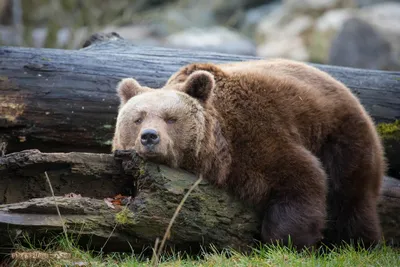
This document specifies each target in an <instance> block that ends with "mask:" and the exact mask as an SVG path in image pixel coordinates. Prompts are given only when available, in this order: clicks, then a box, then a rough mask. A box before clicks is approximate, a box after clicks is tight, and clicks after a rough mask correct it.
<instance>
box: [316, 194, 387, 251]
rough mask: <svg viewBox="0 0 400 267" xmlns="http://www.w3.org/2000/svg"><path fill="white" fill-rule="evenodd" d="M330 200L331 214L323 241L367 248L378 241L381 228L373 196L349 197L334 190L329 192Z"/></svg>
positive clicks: (329, 243) (327, 243)
mask: <svg viewBox="0 0 400 267" xmlns="http://www.w3.org/2000/svg"><path fill="white" fill-rule="evenodd" d="M330 202H331V203H330V205H329V206H330V207H331V210H330V211H329V212H330V213H331V214H332V215H331V217H330V218H329V223H328V228H327V230H326V232H325V240H324V241H323V243H326V245H331V244H334V245H342V244H344V243H345V244H350V245H354V246H355V247H358V246H359V245H361V247H365V248H369V247H371V246H372V245H376V244H377V243H378V242H379V241H380V238H381V229H380V223H379V217H378V213H377V211H376V203H375V201H374V200H373V198H370V197H364V198H358V199H356V198H353V199H349V198H348V197H347V196H345V195H344V194H343V193H340V192H336V193H332V194H331V196H330ZM332 202H334V203H332Z"/></svg>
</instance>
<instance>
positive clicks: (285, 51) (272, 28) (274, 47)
mask: <svg viewBox="0 0 400 267" xmlns="http://www.w3.org/2000/svg"><path fill="white" fill-rule="evenodd" d="M313 24H314V21H313V19H312V17H310V16H307V15H300V16H296V17H294V18H293V17H292V16H291V14H290V13H288V11H287V10H286V9H284V8H282V7H279V8H277V9H276V10H274V11H273V12H271V14H270V15H269V16H267V17H266V18H264V19H263V20H262V21H261V22H260V24H259V25H258V26H257V29H256V37H255V38H256V40H257V42H258V43H259V44H260V45H259V47H258V48H257V55H258V56H262V57H284V58H289V59H295V60H301V61H308V59H309V53H308V52H307V49H306V44H305V42H304V39H303V38H305V36H306V35H307V34H308V33H309V32H310V31H311V29H312V28H313Z"/></svg>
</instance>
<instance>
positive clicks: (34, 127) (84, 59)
mask: <svg viewBox="0 0 400 267" xmlns="http://www.w3.org/2000/svg"><path fill="white" fill-rule="evenodd" d="M96 40H98V41H96ZM85 46H87V47H85V48H83V49H81V50H75V51H73V50H60V49H37V48H22V47H0V91H1V94H0V141H1V140H2V141H3V142H5V143H7V151H8V152H16V151H21V150H24V149H40V150H41V151H43V152H70V151H86V152H101V153H108V152H109V151H110V145H111V139H112V136H113V129H114V124H115V119H116V115H117V107H118V105H119V102H118V99H117V97H116V94H115V86H116V84H117V82H118V81H119V80H120V79H121V78H125V77H134V78H135V79H137V80H138V81H139V82H140V83H141V84H143V85H146V86H150V87H154V88H158V87H161V86H162V85H163V84H164V83H165V82H166V80H167V79H168V77H169V76H170V75H171V74H172V73H173V72H175V71H177V70H178V69H179V68H180V67H181V66H183V65H185V64H188V63H191V62H214V63H222V62H231V61H243V60H251V59H257V58H256V57H250V56H239V55H228V54H219V53H212V52H204V51H203V52H202V51H191V50H177V49H167V48H161V47H138V46H134V45H132V44H131V43H129V42H127V41H126V40H123V39H122V38H120V37H118V35H110V36H108V37H105V38H97V39H96V38H95V40H91V42H88V43H87V44H85ZM312 65H314V66H316V67H318V68H320V69H322V70H324V71H327V72H328V73H330V74H331V75H333V76H334V77H336V78H337V79H339V80H340V81H342V82H343V83H345V84H346V85H347V86H349V87H350V88H351V90H352V91H353V92H354V93H355V94H356V95H357V96H358V97H359V98H360V100H361V102H362V103H363V105H364V106H365V108H366V109H367V110H368V111H369V113H370V114H371V115H372V117H373V118H374V120H375V122H376V123H378V124H379V123H382V122H387V123H393V122H395V121H396V120H399V119H400V72H390V71H376V70H363V69H354V68H343V67H335V66H326V65H318V64H312ZM381 130H382V131H383V135H384V137H385V140H384V141H385V149H386V152H387V157H388V161H389V167H390V172H389V175H392V176H395V177H400V156H399V154H398V151H400V125H399V124H397V125H396V124H393V125H390V126H389V127H385V125H384V127H381Z"/></svg>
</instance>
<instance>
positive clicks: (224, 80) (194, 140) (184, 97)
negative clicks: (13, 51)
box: [112, 59, 386, 248]
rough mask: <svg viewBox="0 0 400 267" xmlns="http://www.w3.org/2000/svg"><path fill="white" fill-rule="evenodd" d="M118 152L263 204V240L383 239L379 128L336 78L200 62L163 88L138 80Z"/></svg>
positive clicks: (258, 65) (270, 65)
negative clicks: (134, 154) (182, 171)
mask: <svg viewBox="0 0 400 267" xmlns="http://www.w3.org/2000/svg"><path fill="white" fill-rule="evenodd" d="M117 91H118V94H119V97H120V100H121V106H120V109H119V112H118V118H117V122H116V129H115V136H114V140H113V148H112V150H113V151H115V150H120V149H134V150H136V151H137V153H138V154H139V155H140V156H141V157H143V158H145V159H148V160H150V161H154V162H158V163H162V164H167V165H169V166H172V167H180V168H183V169H186V170H189V171H192V172H195V173H197V174H202V175H203V176H204V177H205V178H206V179H207V180H208V181H210V182H212V183H213V184H214V185H216V186H219V187H223V188H226V189H228V190H230V192H232V193H233V194H234V195H236V196H237V197H239V198H240V199H242V200H243V201H246V203H248V204H250V205H253V206H254V207H255V209H256V210H258V211H259V212H260V216H261V219H262V225H261V239H262V241H263V242H265V243H271V242H274V243H275V242H276V241H280V242H281V243H283V244H285V245H287V244H288V240H289V237H290V240H291V244H292V245H294V246H295V247H297V248H299V247H301V248H302V247H310V246H313V245H316V244H318V243H320V242H325V241H326V242H329V243H330V244H339V243H341V242H342V241H345V242H347V243H352V242H353V241H363V242H364V245H368V246H369V245H372V244H374V243H377V242H378V241H379V240H380V238H381V229H380V223H379V218H378V214H377V198H378V194H379V190H380V187H381V182H382V178H383V176H384V173H385V171H386V167H385V166H386V164H385V161H384V151H383V148H382V145H381V141H380V139H379V137H378V134H377V132H376V130H375V127H374V123H373V121H372V119H371V118H370V116H369V115H368V114H367V112H366V111H365V110H364V108H363V107H362V105H361V104H360V102H359V100H358V99H357V98H356V97H355V96H354V95H353V94H352V93H351V91H350V90H349V89H348V88H347V87H346V86H345V85H343V84H342V83H341V82H339V81H337V80H335V79H334V78H333V77H331V76H330V75H329V74H327V73H325V72H323V71H321V70H319V69H317V68H314V67H312V66H310V65H307V64H305V63H301V62H295V61H291V60H285V59H276V60H256V61H249V62H237V63H228V64H220V65H216V64H209V63H195V64H190V65H187V66H185V67H183V68H181V69H180V70H179V71H178V72H176V73H175V74H173V75H172V76H171V78H170V79H169V80H168V82H167V83H166V84H165V86H164V87H163V88H161V89H157V90H156V89H152V88H148V87H144V86H141V85H139V83H138V82H137V81H135V80H134V79H131V78H127V79H123V80H122V81H121V82H120V83H119V85H118V86H117Z"/></svg>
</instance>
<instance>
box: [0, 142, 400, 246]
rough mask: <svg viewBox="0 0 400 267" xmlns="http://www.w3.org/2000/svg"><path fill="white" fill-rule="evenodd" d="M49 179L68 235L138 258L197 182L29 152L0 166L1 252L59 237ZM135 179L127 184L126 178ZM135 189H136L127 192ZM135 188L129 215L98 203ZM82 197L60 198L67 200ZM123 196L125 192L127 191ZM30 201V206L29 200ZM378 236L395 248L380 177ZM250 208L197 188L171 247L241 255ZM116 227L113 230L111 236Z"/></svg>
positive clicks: (252, 233) (132, 161) (121, 162)
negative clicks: (35, 240)
mask: <svg viewBox="0 0 400 267" xmlns="http://www.w3.org/2000/svg"><path fill="white" fill-rule="evenodd" d="M45 171H46V172H47V174H48V175H49V177H50V180H51V183H52V187H53V188H54V191H55V195H56V196H57V197H56V202H57V204H58V206H59V209H60V212H61V215H62V218H63V221H64V222H65V223H66V226H67V228H68V233H70V234H75V235H79V236H80V242H81V244H85V245H86V243H87V242H88V240H89V239H90V240H91V245H92V246H93V247H94V248H101V247H102V246H103V245H104V244H105V243H106V240H107V239H108V238H109V237H110V240H109V241H108V242H107V246H106V247H105V248H104V250H105V251H107V250H113V251H123V250H128V251H130V249H131V247H132V248H133V249H135V251H136V250H139V251H141V249H142V248H143V247H145V246H150V247H152V246H153V245H154V242H155V240H156V238H162V236H163V234H164V231H165V229H166V228H167V225H168V223H169V221H170V219H171V218H172V215H173V213H174V211H175V209H176V207H177V206H178V204H179V202H180V201H181V199H182V198H183V196H184V194H185V193H186V192H187V190H188V189H189V188H190V187H191V185H192V184H194V182H195V181H196V177H195V176H193V175H192V174H190V173H187V172H185V171H182V170H176V169H170V168H168V167H166V166H164V165H158V164H154V163H150V162H144V161H142V160H141V159H140V158H139V157H137V156H136V154H135V153H130V152H129V151H127V152H125V153H122V154H121V155H119V156H118V157H116V158H114V157H113V155H111V154H92V153H76V152H73V153H41V152H40V151H38V150H28V151H22V152H17V153H12V154H8V155H6V156H5V157H3V158H0V177H1V179H0V181H1V186H2V188H6V190H4V191H3V190H2V191H0V199H1V200H2V201H3V204H2V205H0V247H2V246H3V247H4V246H7V245H8V244H7V242H11V240H10V237H11V238H14V242H15V239H18V238H19V239H21V238H22V236H21V235H20V234H19V233H21V232H24V233H26V235H25V237H26V236H29V237H32V238H33V236H36V238H38V237H39V236H41V235H43V236H49V235H50V236H51V234H52V233H59V232H61V231H62V224H61V221H60V219H59V217H58V215H57V212H56V209H55V204H54V199H53V198H52V197H51V193H50V190H49V186H48V184H47V183H46V179H45V177H44V172H45ZM132 177H133V178H132ZM135 182H137V183H136V185H135V186H133V185H134V184H135ZM124 187H129V188H132V187H137V189H138V190H137V191H136V190H133V191H132V192H134V195H133V198H132V200H131V202H130V203H129V205H127V208H126V209H124V208H122V209H121V208H116V209H112V208H110V207H109V206H108V205H107V204H106V203H105V202H104V201H103V200H102V199H104V198H107V197H112V196H114V195H116V194H118V193H121V192H124ZM71 192H73V193H76V194H80V195H81V197H65V196H64V195H65V194H68V193H71ZM125 192H126V191H125ZM32 198H33V199H32ZM379 213H380V217H381V224H382V227H383V232H384V235H385V238H386V241H388V243H389V244H393V245H398V244H400V230H399V228H398V225H400V182H399V181H398V180H396V179H392V178H389V177H385V181H384V187H383V188H382V193H381V198H380V201H379ZM259 223H260V222H259V220H258V218H257V216H256V215H255V213H254V212H253V210H252V208H250V207H246V206H245V205H243V204H241V203H240V201H238V200H237V199H235V198H234V197H231V196H230V195H229V194H228V193H226V192H225V191H223V190H220V189H216V188H215V187H214V186H212V185H210V184H208V183H207V182H206V181H202V182H201V183H200V184H199V186H198V187H197V188H196V189H195V190H194V191H193V192H192V193H191V194H190V195H189V197H188V199H187V200H186V202H185V204H184V206H183V209H182V210H181V212H180V214H179V216H178V217H177V220H176V222H175V224H174V226H173V227H172V232H171V237H170V239H169V241H168V244H169V245H170V246H173V247H175V248H176V249H179V250H186V251H187V250H193V251H196V250H197V249H199V245H203V246H205V247H207V246H208V245H210V244H213V245H214V246H215V248H217V249H222V248H227V247H231V248H234V249H237V250H241V251H246V250H247V249H248V248H249V247H248V246H251V245H252V244H253V240H254V238H255V237H257V236H258V228H259ZM114 227H115V229H114Z"/></svg>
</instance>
